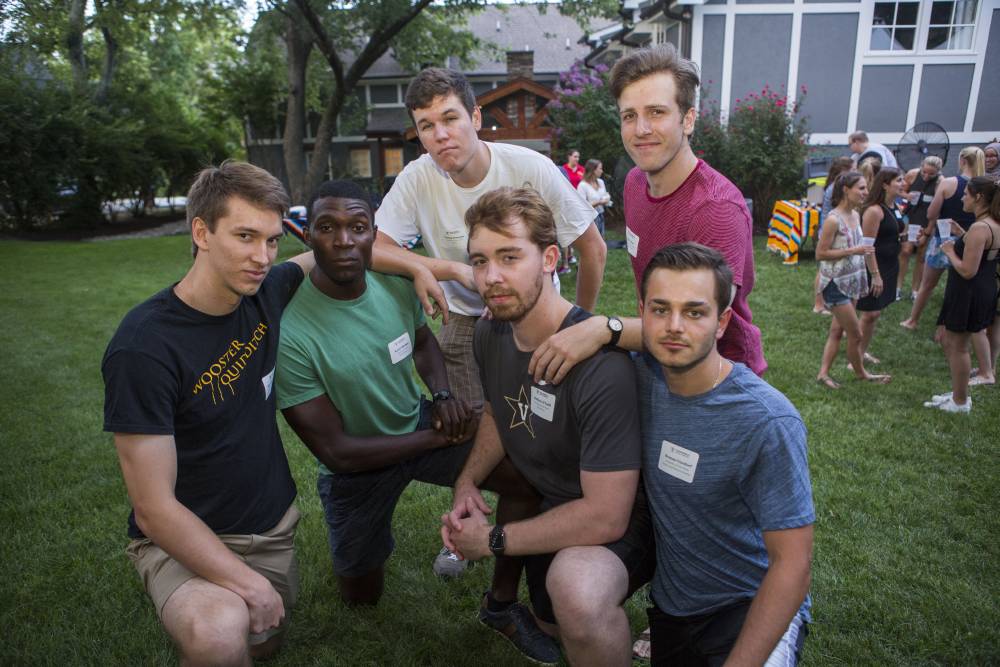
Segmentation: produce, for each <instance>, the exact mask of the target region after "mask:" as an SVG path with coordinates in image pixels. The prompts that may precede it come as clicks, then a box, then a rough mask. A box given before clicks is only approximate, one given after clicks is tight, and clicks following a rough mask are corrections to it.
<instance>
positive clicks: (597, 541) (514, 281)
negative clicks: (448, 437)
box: [442, 188, 654, 665]
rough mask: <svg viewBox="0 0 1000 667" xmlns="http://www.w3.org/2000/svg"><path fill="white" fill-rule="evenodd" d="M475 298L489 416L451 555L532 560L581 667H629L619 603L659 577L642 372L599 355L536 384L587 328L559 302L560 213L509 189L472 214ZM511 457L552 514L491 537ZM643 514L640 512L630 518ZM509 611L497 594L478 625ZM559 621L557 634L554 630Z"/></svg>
mask: <svg viewBox="0 0 1000 667" xmlns="http://www.w3.org/2000/svg"><path fill="white" fill-rule="evenodd" d="M466 224H467V226H468V227H469V257H470V260H471V262H472V267H473V274H474V276H475V280H476V287H477V289H478V290H479V293H480V294H481V295H482V297H483V299H484V301H485V302H486V305H487V306H488V307H489V309H490V311H491V312H492V315H493V319H492V320H486V319H483V320H481V321H480V322H479V323H478V324H477V326H476V331H475V338H474V351H475V355H476V361H477V362H478V364H479V369H480V375H481V378H482V383H483V391H484V395H485V398H486V404H485V412H484V414H483V417H482V419H481V421H480V426H479V431H478V433H477V435H476V440H475V444H474V445H473V449H472V452H471V453H470V454H469V458H468V461H467V462H466V465H465V467H464V469H463V470H462V473H461V474H460V475H459V478H458V480H457V481H456V483H455V498H454V504H453V508H452V511H451V513H449V514H447V515H445V516H444V517H442V523H443V524H444V525H443V528H442V537H443V539H444V541H445V545H446V546H448V547H449V548H451V549H452V550H454V551H456V552H457V553H460V554H461V555H462V556H463V557H465V558H468V559H472V560H476V559H479V558H482V557H484V556H488V555H489V554H490V553H491V552H492V553H493V554H495V555H499V554H506V555H513V556H526V557H527V558H526V563H525V571H526V573H527V579H528V588H529V591H530V594H531V601H532V606H533V608H534V613H535V616H536V617H537V618H538V619H539V621H540V625H541V627H542V628H543V629H545V630H546V631H548V632H550V633H552V634H558V636H559V637H560V639H561V640H562V642H563V645H564V648H565V650H566V653H567V656H568V658H569V660H570V662H571V663H573V664H574V665H627V664H629V663H630V662H631V653H630V648H629V646H630V641H631V639H630V632H629V623H628V618H627V616H626V614H625V611H624V609H623V608H622V605H623V604H624V602H625V600H626V599H627V598H628V596H629V595H630V594H631V592H633V591H634V590H635V589H636V588H638V586H639V585H641V584H642V583H644V582H645V581H648V580H649V578H650V576H651V574H652V569H651V568H652V565H653V560H654V553H653V549H652V532H651V528H650V525H649V523H648V519H649V517H648V512H645V511H644V509H645V505H644V503H641V504H637V505H636V507H635V508H633V503H634V501H637V500H638V499H641V498H644V496H643V495H642V494H641V493H640V494H638V496H637V487H638V485H639V467H640V462H641V451H640V435H639V422H638V416H637V397H636V385H635V373H634V369H633V366H632V363H631V361H630V359H629V357H628V356H627V355H626V354H624V353H622V352H619V351H612V350H603V351H600V352H598V353H597V354H596V355H594V356H592V357H591V358H589V359H587V360H585V361H583V362H581V363H580V364H578V365H577V366H576V367H575V368H574V369H573V370H572V371H570V373H569V374H568V375H567V376H566V379H565V380H564V381H563V382H562V383H560V384H559V385H557V386H553V385H550V384H546V383H535V382H533V381H532V377H531V375H530V374H529V373H528V362H529V360H530V359H531V354H532V351H533V350H534V348H535V347H536V346H538V345H539V344H541V343H542V342H543V341H545V340H546V339H547V338H548V337H549V336H551V335H552V334H553V333H555V332H556V331H559V330H560V329H562V328H565V327H567V326H571V325H573V324H575V323H577V322H579V321H582V320H584V319H586V318H588V317H590V315H589V313H587V312H586V311H583V310H582V309H580V308H578V307H575V306H573V304H571V303H569V302H568V301H566V300H565V299H563V298H562V297H561V296H560V295H559V294H558V292H557V291H556V290H555V288H554V286H553V285H552V281H551V273H552V271H554V270H555V268H556V265H557V263H558V261H559V246H558V245H557V244H556V235H555V225H554V222H553V220H552V212H551V210H550V209H549V208H548V207H547V206H546V205H545V202H544V201H543V200H542V199H541V197H539V195H538V194H537V193H536V192H534V191H533V190H531V189H528V188H519V189H515V188H500V189H498V190H494V191H493V192H490V193H487V194H485V195H483V196H482V197H481V198H480V199H479V200H478V201H477V202H476V204H474V205H473V206H472V207H471V208H470V209H469V211H468V212H467V213H466ZM504 457H509V458H510V460H511V461H512V462H513V464H514V465H515V467H517V468H518V470H520V471H521V473H523V474H524V476H525V477H526V478H527V479H528V481H529V482H530V483H531V484H532V485H533V486H534V487H535V488H536V489H537V490H538V492H539V493H540V494H541V496H542V498H543V501H542V510H543V511H542V513H541V514H539V515H538V516H536V517H534V518H532V519H528V520H524V521H517V522H513V523H507V524H506V525H497V526H495V527H491V526H490V525H489V524H488V522H487V521H486V518H485V516H484V513H487V512H488V511H489V508H488V507H487V505H486V504H485V502H484V500H483V497H482V495H480V493H479V488H478V487H479V486H480V484H481V483H482V481H483V480H484V479H485V478H486V476H487V475H488V474H489V472H490V471H491V470H492V469H493V468H494V467H496V466H497V465H498V464H499V463H500V462H501V461H502V460H504ZM633 509H635V511H633ZM516 604H517V603H516V602H514V601H513V600H497V599H496V598H495V597H494V596H493V595H492V594H489V593H487V595H486V596H485V597H484V600H483V604H482V607H481V609H480V620H482V621H483V622H484V623H486V624H487V625H491V626H493V627H495V628H496V629H498V630H500V631H503V628H502V626H500V625H499V624H495V623H493V622H492V621H493V619H494V616H495V615H497V614H498V613H499V612H501V611H503V610H504V609H506V608H507V607H509V606H510V605H516ZM556 623H558V626H556V625H555V624H556Z"/></svg>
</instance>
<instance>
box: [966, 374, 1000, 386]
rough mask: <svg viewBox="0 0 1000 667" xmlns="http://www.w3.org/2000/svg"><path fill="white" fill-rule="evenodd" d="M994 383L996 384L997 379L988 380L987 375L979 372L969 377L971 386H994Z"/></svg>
mask: <svg viewBox="0 0 1000 667" xmlns="http://www.w3.org/2000/svg"><path fill="white" fill-rule="evenodd" d="M994 384H996V380H987V379H986V378H985V377H983V376H982V375H978V374H977V375H976V376H975V377H973V378H970V379H969V386H970V387H978V386H980V385H985V386H987V387H989V386H992V385H994Z"/></svg>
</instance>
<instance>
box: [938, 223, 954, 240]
mask: <svg viewBox="0 0 1000 667" xmlns="http://www.w3.org/2000/svg"><path fill="white" fill-rule="evenodd" d="M937 227H938V236H940V237H941V240H942V241H943V240H945V239H950V238H951V218H941V219H939V220H938V221H937Z"/></svg>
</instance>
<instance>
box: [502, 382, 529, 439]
mask: <svg viewBox="0 0 1000 667" xmlns="http://www.w3.org/2000/svg"><path fill="white" fill-rule="evenodd" d="M503 400H505V401H507V405H509V406H510V409H511V415H510V426H509V427H508V428H509V429H510V430H511V431H513V430H514V429H515V428H517V427H518V426H523V427H524V428H526V429H527V430H528V433H529V434H530V435H531V437H532V439H534V437H535V429H534V428H532V427H531V403H529V402H528V396H527V394H526V393H525V391H524V385H521V392H520V393H519V394H518V395H517V398H512V397H510V396H504V397H503Z"/></svg>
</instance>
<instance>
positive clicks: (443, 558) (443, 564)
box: [431, 547, 470, 579]
mask: <svg viewBox="0 0 1000 667" xmlns="http://www.w3.org/2000/svg"><path fill="white" fill-rule="evenodd" d="M469 567H470V563H469V561H467V560H461V559H459V557H458V556H457V555H455V554H453V553H452V552H450V551H448V547H442V548H441V551H440V552H439V553H438V555H437V556H436V557H435V558H434V565H433V566H432V567H431V569H433V570H434V574H436V575H437V576H439V577H444V578H445V579H455V578H457V577H461V576H462V575H463V574H465V571H466V570H467V569H468V568H469Z"/></svg>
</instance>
